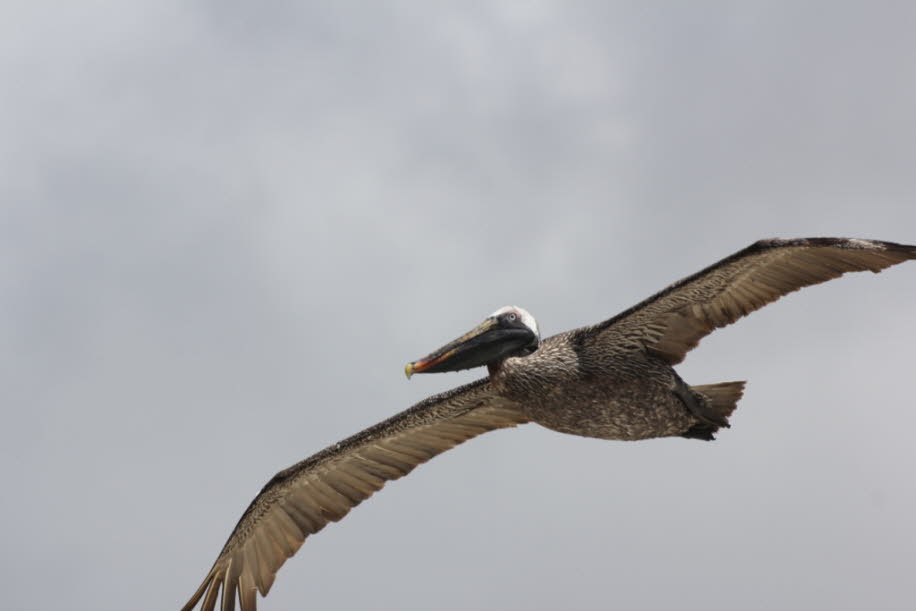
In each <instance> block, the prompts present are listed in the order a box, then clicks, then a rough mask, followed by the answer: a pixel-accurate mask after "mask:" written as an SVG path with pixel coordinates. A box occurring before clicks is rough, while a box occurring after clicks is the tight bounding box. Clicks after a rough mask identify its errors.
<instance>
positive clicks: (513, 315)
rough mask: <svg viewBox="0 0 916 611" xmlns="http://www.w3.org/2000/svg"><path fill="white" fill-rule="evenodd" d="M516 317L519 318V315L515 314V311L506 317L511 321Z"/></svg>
mask: <svg viewBox="0 0 916 611" xmlns="http://www.w3.org/2000/svg"><path fill="white" fill-rule="evenodd" d="M516 318H518V316H516V315H515V312H509V315H508V316H506V319H507V320H508V321H509V322H515V319H516Z"/></svg>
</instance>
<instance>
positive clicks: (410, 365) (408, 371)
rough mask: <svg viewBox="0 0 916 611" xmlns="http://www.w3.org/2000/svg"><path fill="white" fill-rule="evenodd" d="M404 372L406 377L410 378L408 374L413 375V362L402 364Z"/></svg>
mask: <svg viewBox="0 0 916 611" xmlns="http://www.w3.org/2000/svg"><path fill="white" fill-rule="evenodd" d="M404 374H405V375H406V376H407V379H408V380H409V379H410V376H412V375H413V363H407V364H406V365H404Z"/></svg>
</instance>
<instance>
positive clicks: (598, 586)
mask: <svg viewBox="0 0 916 611" xmlns="http://www.w3.org/2000/svg"><path fill="white" fill-rule="evenodd" d="M799 4H800V3H795V2H785V3H774V2H767V3H743V4H741V5H738V4H736V3H730V2H722V3H700V2H696V3H690V4H689V6H688V4H687V3H670V4H663V3H653V4H650V3H640V2H632V3H626V4H623V3H615V4H609V3H603V2H594V3H588V2H579V3H571V2H548V1H543V2H456V3H447V4H445V3H444V4H437V3H432V2H428V3H420V2H389V3H385V4H384V5H382V4H381V3H369V2H335V3H331V2H327V3H300V2H262V3H254V2H249V3H244V2H216V1H211V2H207V1H199V2H174V1H163V0H156V1H152V0H148V1H144V2H105V1H101V0H99V1H85V2H69V3H64V2H58V3H43V2H25V1H16V0H12V1H11V0H7V1H6V2H4V3H3V4H2V5H0V175H2V179H0V342H2V344H0V345H2V350H0V410H2V412H0V414H2V424H0V481H2V485H3V488H4V492H3V494H2V497H0V517H2V523H0V549H2V550H3V551H2V553H0V590H2V591H3V600H4V603H3V606H4V608H7V609H17V610H18V609H24V610H25V609H59V608H77V609H88V608H96V609H135V610H141V611H142V610H147V609H148V610H154V609H155V610H159V609H176V608H177V607H178V606H180V605H181V604H183V603H184V602H185V600H186V599H187V597H188V596H189V595H190V594H191V593H192V592H193V591H194V589H195V588H196V587H197V585H198V583H199V582H200V580H201V579H202V578H203V576H204V574H205V573H206V571H207V570H208V569H209V567H210V564H211V562H212V561H213V559H214V558H215V556H216V554H217V552H218V551H219V549H220V547H221V546H222V544H223V542H224V540H225V537H226V536H227V535H228V534H229V532H230V530H231V528H232V526H233V525H234V524H235V522H236V520H237V519H238V517H239V515H240V514H241V512H242V510H243V509H244V508H245V506H246V505H247V503H248V502H249V501H250V500H251V498H252V497H253V496H254V495H255V493H256V492H257V491H258V490H259V488H260V486H261V485H263V484H264V483H265V482H266V481H267V479H269V477H270V476H271V475H272V474H273V473H274V472H275V471H277V470H279V469H281V468H283V467H286V466H287V465H289V464H291V463H293V462H295V461H297V460H299V459H301V458H303V457H305V456H307V455H309V454H311V453H313V452H315V451H317V450H319V449H321V448H322V447H324V446H326V445H328V444H329V443H332V442H335V441H337V440H339V439H341V438H343V437H345V436H348V435H350V434H351V433H353V432H355V431H357V430H359V429H361V428H364V427H365V426H368V425H370V424H373V423H374V422H376V421H378V420H381V419H383V418H385V417H387V416H389V415H391V414H392V413H394V412H396V411H399V410H401V409H403V408H406V407H408V406H409V405H411V404H413V403H414V402H416V401H418V400H420V399H422V398H423V397H425V396H427V395H429V394H432V393H434V392H438V391H441V390H443V389H446V388H450V387H452V386H455V385H457V384H459V383H462V382H465V381H468V380H471V379H474V378H476V377H479V376H480V375H481V374H480V372H472V373H468V374H448V375H439V376H417V377H416V378H414V379H413V380H411V381H409V382H408V381H407V380H406V379H404V375H403V372H402V368H403V365H404V363H405V362H407V361H408V360H412V359H414V358H417V357H419V356H421V355H423V354H426V353H427V352H428V351H429V350H430V349H432V348H434V347H436V346H438V345H440V344H441V343H443V342H444V341H446V340H449V339H451V338H452V337H454V336H455V335H456V334H458V333H461V332H464V331H465V330H466V329H467V328H469V327H470V326H471V325H473V324H476V323H477V322H479V320H480V319H481V318H482V317H483V316H485V315H486V314H487V313H489V312H490V311H492V310H494V309H496V308H497V307H499V306H502V305H504V304H507V303H514V304H519V305H522V306H524V307H526V308H528V309H530V310H531V311H532V312H534V314H535V315H536V316H537V317H538V320H539V321H540V324H541V329H542V331H543V332H544V333H545V335H549V334H552V333H555V332H559V331H562V330H565V329H568V328H571V327H575V326H579V325H583V324H587V323H592V322H595V321H598V320H601V319H603V318H607V317H609V316H611V315H613V314H615V313H616V312H618V311H620V310H622V309H624V308H626V307H628V306H630V305H632V304H633V303H635V302H636V301H638V300H641V299H643V298H644V297H646V296H647V295H649V294H651V293H653V292H654V291H656V290H658V289H660V288H662V287H663V286H665V285H666V284H668V283H670V282H672V281H674V280H676V279H678V278H680V277H682V276H684V275H686V274H688V273H691V272H693V271H695V270H697V269H699V268H700V267H702V266H705V265H707V264H709V263H711V262H713V261H715V260H716V259H718V258H721V257H723V256H725V255H727V254H729V253H731V252H733V251H735V250H737V249H739V248H741V247H743V246H745V245H747V244H748V243H750V242H752V241H754V240H756V239H758V238H761V237H771V236H783V237H789V236H805V235H850V236H860V237H874V238H882V239H888V240H894V241H901V242H911V243H912V242H916V112H914V109H916V62H914V57H916V36H914V35H913V32H914V31H916V8H914V7H913V5H912V4H906V3H898V4H894V3H875V4H872V3H864V2H863V3H857V4H852V3H841V2H828V3H822V4H816V3H804V4H805V6H804V7H802V6H799ZM892 7H896V8H892ZM914 304H916V265H909V266H907V265H903V266H900V267H897V268H894V269H891V270H888V271H887V272H885V273H883V274H881V276H879V277H876V276H873V275H871V274H859V275H857V276H853V277H847V278H844V279H842V280H840V281H837V282H834V283H831V284H829V285H825V286H820V287H816V288H813V289H808V290H806V291H804V292H803V293H802V294H800V295H794V296H792V297H790V298H788V299H786V300H783V301H781V302H779V303H777V304H775V305H773V306H770V307H768V308H766V309H765V310H764V311H761V312H759V313H757V314H755V315H754V316H752V317H750V318H749V319H747V320H745V321H742V322H741V323H740V324H738V325H735V326H734V327H731V328H729V329H727V330H724V331H720V332H718V333H716V334H714V335H713V336H711V337H709V338H708V339H706V340H705V341H704V342H703V345H702V346H701V347H700V348H699V349H698V350H696V351H694V352H693V353H692V354H691V355H690V358H689V360H688V361H687V362H686V363H685V364H683V365H682V366H680V367H679V371H680V372H681V373H682V375H683V376H684V377H685V378H686V379H687V380H689V381H691V382H693V383H708V382H718V381H724V380H732V379H748V380H750V383H749V385H748V389H747V393H746V396H745V398H744V399H743V400H742V402H741V404H740V408H739V410H738V411H737V413H736V415H735V417H734V419H733V425H734V426H733V428H732V429H731V430H728V431H725V432H723V433H722V434H721V435H720V439H719V440H718V441H716V442H715V443H702V442H698V441H691V440H683V439H665V440H655V441H649V442H642V443H623V442H607V441H598V440H586V439H580V438H576V437H571V436H564V435H561V434H558V433H554V432H551V431H547V430H544V429H540V428H538V427H537V426H534V425H529V426H526V427H523V428H521V429H517V430H511V431H499V432H496V433H493V434H490V435H486V436H484V437H482V438H480V439H477V440H474V441H472V442H470V443H468V444H465V445H463V446H461V447H459V448H457V449H456V450H453V451H452V452H449V453H448V454H446V455H444V456H442V457H440V458H438V459H436V460H434V461H432V462H431V463H430V464H428V465H425V466H423V467H421V468H419V469H418V470H417V471H416V472H414V473H413V474H412V475H411V476H410V477H409V478H406V479H404V480H401V481H398V482H396V483H393V484H391V485H390V486H389V487H387V488H386V489H385V490H384V491H383V492H381V493H380V494H378V495H377V496H376V497H374V498H373V499H371V500H370V501H369V502H367V503H365V504H364V505H363V506H361V507H359V508H358V509H356V510H355V511H354V512H353V513H352V514H351V515H350V516H348V517H347V518H346V519H345V520H344V522H342V523H341V524H336V525H331V526H330V527H328V528H327V529H326V530H325V531H323V532H322V533H320V534H319V535H317V536H315V537H313V538H310V539H309V540H308V541H307V543H306V544H305V545H304V546H303V548H302V549H301V550H300V552H299V554H298V555H297V556H296V557H295V558H293V559H292V560H290V561H288V562H287V564H286V565H285V566H284V567H283V569H281V571H280V573H279V576H278V579H277V582H276V584H275V586H274V589H273V590H272V591H271V593H270V596H269V597H268V598H267V599H266V600H263V601H260V604H261V605H262V608H263V609H266V610H268V611H270V610H280V609H329V610H330V609H360V608H373V609H417V610H420V609H424V610H425V609H467V608H475V609H506V608H523V609H558V608H575V609H608V608H620V609H666V608H678V609H704V610H716V609H722V610H725V609H729V610H730V609H761V610H763V609H774V608H797V609H850V610H852V609H863V608H869V609H912V605H913V604H914V602H913V601H914V595H913V589H912V578H913V572H914V568H916V526H914V518H913V516H914V515H916V484H914V478H913V469H914V464H916V449H914V440H913V430H914V429H916V413H914V408H916V404H914V399H913V391H912V384H913V372H914V369H913V360H914V356H913V354H914V353H913V349H912V346H913V341H914V339H916V311H914Z"/></svg>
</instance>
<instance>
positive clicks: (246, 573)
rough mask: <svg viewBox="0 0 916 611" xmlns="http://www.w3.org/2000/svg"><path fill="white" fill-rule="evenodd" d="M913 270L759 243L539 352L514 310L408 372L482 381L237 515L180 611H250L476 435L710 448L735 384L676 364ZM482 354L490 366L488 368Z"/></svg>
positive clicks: (308, 467) (384, 429) (897, 249)
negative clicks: (337, 537) (360, 512)
mask: <svg viewBox="0 0 916 611" xmlns="http://www.w3.org/2000/svg"><path fill="white" fill-rule="evenodd" d="M907 259H916V246H907V245H901V244H894V243H891V242H878V241H871V240H855V239H844V238H808V239H797V240H762V241H759V242H756V243H755V244H752V245H751V246H749V247H748V248H745V249H744V250H741V251H739V252H737V253H735V254H733V255H731V256H730V257H727V258H725V259H723V260H722V261H719V262H718V263H715V264H714V265H712V266H710V267H708V268H706V269H704V270H702V271H700V272H698V273H696V274H694V275H692V276H689V277H688V278H685V279H684V280H681V281H680V282H677V283H675V284H673V285H671V286H669V287H668V288H666V289H664V290H663V291H661V292H659V293H658V294H656V295H654V296H652V297H650V298H649V299H646V300H645V301H643V302H641V303H639V304H637V305H635V306H633V307H632V308H630V309H629V310H626V311H625V312H622V313H621V314H619V315H617V316H615V317H614V318H611V319H609V320H606V321H604V322H602V323H599V324H597V325H592V326H589V327H582V328H580V329H575V330H573V331H568V332H566V333H561V334H559V335H555V336H553V337H550V338H547V339H545V340H543V341H540V338H539V336H538V332H537V324H536V323H534V320H533V318H531V317H530V315H529V314H528V313H527V312H525V311H524V310H522V309H521V308H511V307H507V308H503V309H501V310H498V311H497V312H496V313H494V315H492V316H491V317H489V318H488V319H487V320H486V321H485V322H484V324H482V325H481V327H478V329H476V330H475V331H472V332H471V333H469V334H467V335H465V336H463V337H462V338H459V340H456V341H455V342H452V343H450V344H448V345H447V346H445V347H444V348H443V349H441V350H439V351H437V352H435V353H433V354H431V355H430V356H429V357H427V358H426V359H423V360H421V361H417V362H415V363H411V364H409V365H408V366H407V373H408V376H409V375H411V374H412V373H414V372H417V373H419V372H423V371H427V372H435V371H447V370H451V369H465V368H468V367H473V366H477V365H482V364H487V365H488V367H489V370H490V377H488V378H484V379H482V380H479V381H477V382H473V383H471V384H467V385H465V386H461V387H458V388H455V389H453V390H451V391H448V392H445V393H442V394H440V395H436V396H433V397H430V398H428V399H426V400H425V401H422V402H420V403H418V404H417V405H415V406H413V407H411V408H410V409H408V410H406V411H404V412H401V413H400V414H397V415H395V416H393V417H392V418H390V419H388V420H386V421H384V422H381V423H379V424H377V425H375V426H373V427H371V428H369V429H366V430H365V431H362V432H361V433H357V434H356V435H354V436H352V437H350V438H348V439H345V440H344V441H341V442H340V443H337V444H334V445H332V446H330V447H328V448H326V449H324V450H322V451H321V452H319V453H318V454H315V455H314V456H312V457H310V458H308V459H306V460H304V461H302V462H300V463H298V464H296V465H293V466H292V467H290V468H289V469H286V470H284V471H281V472H280V473H278V474H277V475H275V476H274V477H273V478H272V479H271V480H270V481H269V482H268V483H267V485H265V486H264V488H263V489H262V490H261V493H260V494H259V495H258V496H257V497H255V499H254V500H253V501H252V502H251V504H250V505H249V506H248V509H246V510H245V513H244V514H243V515H242V517H241V519H240V520H239V522H238V524H237V525H236V527H235V529H234V530H233V532H232V534H231V535H230V537H229V539H228V541H226V544H225V546H224V547H223V550H222V551H221V552H220V554H219V556H218V557H217V559H216V562H215V563H214V565H213V567H212V568H211V570H210V572H209V573H208V574H207V576H206V578H205V579H204V581H203V583H202V584H201V585H200V587H199V588H198V590H197V591H196V592H195V593H194V595H193V596H192V597H191V599H190V600H189V601H188V603H187V604H186V605H185V606H184V607H183V611H188V610H190V609H192V608H193V607H194V606H195V605H196V604H197V603H198V601H200V600H201V598H203V604H202V606H201V607H202V609H204V610H206V611H212V610H213V609H214V608H215V605H216V601H217V597H218V596H219V595H220V593H221V592H222V599H221V608H222V610H223V611H228V610H230V609H234V608H235V602H236V598H238V600H239V602H240V604H241V608H242V611H254V609H255V603H256V590H257V591H260V593H261V595H262V596H264V595H266V594H267V592H268V591H269V590H270V587H271V585H272V584H273V580H274V577H275V575H276V572H277V570H278V569H279V568H280V566H281V565H282V564H283V562H284V561H285V560H286V559H287V558H289V557H290V556H292V555H293V554H294V553H296V551H297V550H298V549H299V547H300V546H301V545H302V542H303V541H304V539H305V538H306V537H307V536H309V535H311V534H313V533H316V532H318V531H319V530H321V529H322V528H324V526H325V525H326V524H327V523H328V522H330V521H337V520H340V519H341V518H343V517H344V516H345V515H346V514H347V513H348V512H349V511H350V509H351V508H352V507H355V506H356V505H358V504H359V503H360V502H362V501H363V500H364V499H366V498H368V497H369V496H371V495H372V493H373V492H375V491H376V490H379V489H380V488H381V487H382V486H383V485H384V484H385V482H387V481H388V480H392V479H397V478H399V477H401V476H403V475H406V474H407V473H409V472H410V471H411V470H412V469H413V468H414V467H416V466H417V465H419V464H420V463H423V462H426V461H427V460H429V459H430V458H432V457H433V456H436V455H438V454H440V453H441V452H444V451H446V450H448V449H450V448H452V447H454V446H456V445H458V444H459V443H461V442H463V441H466V440H468V439H470V438H472V437H476V436H477V435H479V434H481V433H485V432H487V431H491V430H494V429H499V428H507V427H512V426H516V425H518V424H522V423H525V422H529V421H533V422H537V423H538V424H541V425H543V426H546V427H548V428H551V429H555V430H558V431H562V432H565V433H572V434H575V435H581V436H587V437H600V438H604V439H646V438H651V437H664V436H682V437H689V438H698V439H712V438H713V434H714V433H715V432H716V431H717V430H718V429H719V428H720V427H723V426H728V417H729V416H730V415H731V413H732V411H733V410H734V409H735V406H736V404H737V401H738V400H739V399H740V398H741V394H742V391H743V387H744V383H743V382H725V383H720V384H709V385H704V386H689V385H687V384H686V383H685V382H684V381H683V380H681V378H680V377H679V376H678V375H677V373H675V371H674V369H672V367H671V366H672V365H675V364H677V363H679V362H681V361H682V360H683V359H684V356H685V355H686V353H687V352H688V351H689V350H690V349H692V348H693V347H695V346H696V345H697V343H698V342H699V341H700V339H702V338H703V337H704V336H705V335H707V334H708V333H710V332H712V331H713V330H715V329H717V328H720V327H724V326H726V325H728V324H731V323H732V322H734V321H736V320H737V319H738V318H740V317H742V316H744V315H746V314H749V313H750V312H753V311H754V310H757V309H759V308H761V307H763V306H764V305H766V304H768V303H770V302H772V301H775V300H776V299H778V298H779V297H781V296H782V295H785V294H787V293H790V292H792V291H795V290H798V289H799V288H802V287H804V286H809V285H812V284H817V283H820V282H825V281H827V280H830V279H833V278H837V277H839V276H840V275H842V274H843V273H845V272H851V271H864V270H870V271H872V272H879V271H881V270H882V269H885V268H887V267H890V266H892V265H895V264H897V263H900V262H902V261H905V260H907ZM484 355H486V358H485V357H484Z"/></svg>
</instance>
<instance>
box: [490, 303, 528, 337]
mask: <svg viewBox="0 0 916 611" xmlns="http://www.w3.org/2000/svg"><path fill="white" fill-rule="evenodd" d="M509 312H514V313H515V315H516V316H518V317H519V319H520V320H521V321H522V324H523V325H525V326H526V327H528V328H529V329H531V330H532V331H533V332H534V334H535V335H537V336H538V340H540V339H541V332H540V331H538V322H537V321H536V320H535V319H534V316H532V315H531V313H530V312H528V310H526V309H525V308H520V307H518V306H503V307H501V308H499V309H498V310H496V311H495V312H493V313H492V314H490V317H494V316H501V315H502V314H507V313H509Z"/></svg>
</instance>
